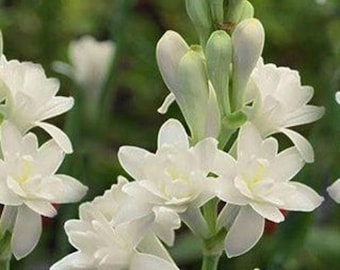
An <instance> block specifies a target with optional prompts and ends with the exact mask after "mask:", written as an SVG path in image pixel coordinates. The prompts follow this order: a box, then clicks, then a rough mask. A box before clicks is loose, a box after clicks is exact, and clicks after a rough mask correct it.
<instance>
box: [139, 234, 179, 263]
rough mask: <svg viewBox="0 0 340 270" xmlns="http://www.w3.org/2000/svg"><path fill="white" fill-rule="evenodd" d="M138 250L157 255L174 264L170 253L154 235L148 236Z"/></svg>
mask: <svg viewBox="0 0 340 270" xmlns="http://www.w3.org/2000/svg"><path fill="white" fill-rule="evenodd" d="M138 250H139V251H141V252H143V253H148V254H152V255H156V256H157V257H160V258H162V259H164V260H167V261H168V262H170V263H174V261H173V259H172V258H171V256H170V254H169V252H168V251H167V249H166V248H165V247H164V245H163V244H162V243H161V241H160V240H159V239H158V238H157V236H156V235H155V234H154V233H150V234H147V235H146V236H145V237H144V238H143V240H142V241H141V242H140V243H139V245H138Z"/></svg>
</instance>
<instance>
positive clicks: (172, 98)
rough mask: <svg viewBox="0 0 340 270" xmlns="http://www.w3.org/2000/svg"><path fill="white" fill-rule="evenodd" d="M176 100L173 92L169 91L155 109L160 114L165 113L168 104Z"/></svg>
mask: <svg viewBox="0 0 340 270" xmlns="http://www.w3.org/2000/svg"><path fill="white" fill-rule="evenodd" d="M175 101H176V97H175V95H174V94H173V93H170V94H169V95H167V96H166V98H165V99H164V101H163V104H162V105H161V106H160V107H159V108H158V109H157V112H158V113H160V114H166V113H167V111H168V109H169V107H170V105H171V104H172V103H174V102H175Z"/></svg>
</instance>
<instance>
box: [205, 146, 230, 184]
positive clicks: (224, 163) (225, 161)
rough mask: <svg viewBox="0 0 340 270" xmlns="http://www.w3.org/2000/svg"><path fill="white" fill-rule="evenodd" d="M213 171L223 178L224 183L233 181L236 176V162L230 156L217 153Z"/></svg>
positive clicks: (222, 152) (224, 153)
mask: <svg viewBox="0 0 340 270" xmlns="http://www.w3.org/2000/svg"><path fill="white" fill-rule="evenodd" d="M211 171H212V172H214V173H216V174H217V175H219V176H222V177H223V179H225V180H223V181H232V180H233V179H234V178H235V176H236V161H235V159H234V158H233V157H232V156H231V155H230V154H228V153H226V152H224V151H217V153H216V156H215V159H214V165H213V166H212V169H211Z"/></svg>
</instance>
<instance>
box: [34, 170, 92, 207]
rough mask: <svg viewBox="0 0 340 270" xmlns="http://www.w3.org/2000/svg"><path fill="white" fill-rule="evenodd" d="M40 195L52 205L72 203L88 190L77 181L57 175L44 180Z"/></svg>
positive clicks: (66, 176)
mask: <svg viewBox="0 0 340 270" xmlns="http://www.w3.org/2000/svg"><path fill="white" fill-rule="evenodd" d="M45 182H46V183H44V184H43V186H42V187H41V192H40V195H41V196H43V197H44V198H46V199H47V200H49V201H50V202H52V203H73V202H78V201H80V200H81V199H82V198H83V197H84V196H85V194H86V192H87V190H88V188H87V187H86V186H84V185H83V184H82V183H80V182H79V181H78V180H77V179H75V178H73V177H71V176H68V175H64V174H57V175H54V176H51V177H49V178H47V179H46V181H45Z"/></svg>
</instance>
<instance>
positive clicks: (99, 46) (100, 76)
mask: <svg viewBox="0 0 340 270" xmlns="http://www.w3.org/2000/svg"><path fill="white" fill-rule="evenodd" d="M115 50H116V47H115V44H114V43H113V42H112V41H97V40H95V39H94V38H93V37H91V36H83V37H81V38H80V39H78V40H75V41H72V42H71V44H70V47H69V56H70V59H71V62H72V66H73V72H74V77H75V80H76V81H77V83H78V84H80V85H81V86H82V87H84V88H85V89H88V90H89V92H90V93H92V94H93V95H95V93H96V91H95V90H98V89H99V88H100V87H101V85H102V83H103V81H104V79H105V77H106V75H107V72H108V71H109V68H110V65H111V63H112V60H113V56H114V54H115Z"/></svg>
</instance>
